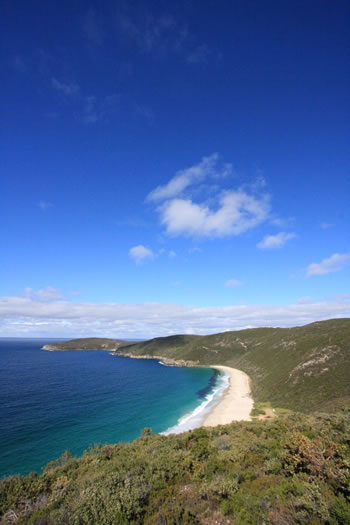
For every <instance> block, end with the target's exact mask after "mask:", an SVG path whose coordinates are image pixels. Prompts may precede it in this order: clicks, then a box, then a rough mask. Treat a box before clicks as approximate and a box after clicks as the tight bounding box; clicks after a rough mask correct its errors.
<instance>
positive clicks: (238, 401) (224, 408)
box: [202, 365, 254, 427]
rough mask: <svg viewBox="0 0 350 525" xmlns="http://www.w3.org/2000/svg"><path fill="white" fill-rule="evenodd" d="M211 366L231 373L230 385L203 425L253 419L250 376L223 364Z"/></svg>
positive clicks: (213, 425) (209, 425)
mask: <svg viewBox="0 0 350 525" xmlns="http://www.w3.org/2000/svg"><path fill="white" fill-rule="evenodd" d="M210 368H215V369H216V370H223V371H225V372H228V373H229V374H230V378H229V386H228V387H227V388H226V390H225V391H224V393H223V395H222V396H221V399H220V400H219V402H218V404H217V405H215V406H214V407H213V409H212V410H211V411H210V413H209V414H208V416H207V417H206V418H205V419H204V421H203V423H202V426H204V427H215V426H217V425H227V424H228V423H232V421H251V417H250V413H251V411H252V409H253V405H254V401H253V398H252V397H251V391H250V385H249V376H248V375H247V374H245V373H244V372H242V370H238V369H236V368H231V367H229V366H223V365H212V366H210Z"/></svg>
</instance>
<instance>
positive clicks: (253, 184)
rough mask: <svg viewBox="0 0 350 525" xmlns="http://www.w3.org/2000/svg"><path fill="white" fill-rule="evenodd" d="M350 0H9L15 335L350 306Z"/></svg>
mask: <svg viewBox="0 0 350 525" xmlns="http://www.w3.org/2000/svg"><path fill="white" fill-rule="evenodd" d="M349 23H350V3H349V2H348V0H333V1H332V2H331V1H325V0H318V1H317V2H316V1H314V0H300V1H299V0H283V1H277V0H244V1H243V0H230V1H228V0H227V1H226V0H222V1H221V2H217V1H214V0H201V1H199V0H179V1H177V2H169V1H166V2H163V1H151V0H149V1H146V0H143V1H132V2H131V1H110V0H106V1H104V2H97V1H95V0H91V1H89V2H86V1H84V2H83V1H78V0H70V1H66V0H60V1H54V0H53V1H50V2H47V1H43V0H37V1H36V2H27V1H24V0H19V1H17V2H13V1H11V0H3V1H2V2H1V4H0V29H1V31H0V67H1V72H0V77H1V90H0V92H1V97H0V111H1V113H0V114H1V119H0V122H1V124H0V201H1V206H0V225H1V239H2V242H1V248H2V249H1V258H0V265H1V272H0V337H69V338H70V337H88V336H101V337H103V336H105V337H116V338H118V337H120V338H129V339H132V338H151V337H156V336H165V335H172V334H176V333H195V334H209V333H215V332H222V331H226V330H237V329H243V328H254V327H259V326H281V327H289V326H296V325H303V324H306V323H309V322H313V321H317V320H322V319H328V318H338V317H349V316H350V242H349V240H350V238H349V231H350V229H349V226H350V213H349V197H350V176H349V122H350V118H349V117H350V114H349V113H350V111H349V93H350V90H349V88H350V82H349V79H350V74H349V31H348V27H349Z"/></svg>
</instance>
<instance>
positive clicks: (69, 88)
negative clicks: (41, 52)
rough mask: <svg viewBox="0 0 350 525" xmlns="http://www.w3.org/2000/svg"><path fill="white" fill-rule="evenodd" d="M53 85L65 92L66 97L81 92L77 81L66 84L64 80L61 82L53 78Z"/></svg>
mask: <svg viewBox="0 0 350 525" xmlns="http://www.w3.org/2000/svg"><path fill="white" fill-rule="evenodd" d="M51 83H52V86H53V87H54V88H55V89H56V90H57V91H60V92H61V93H63V94H64V95H65V96H66V97H71V96H72V95H76V94H77V93H79V90H80V88H79V86H78V84H76V83H72V84H65V83H64V82H60V81H59V80H57V79H56V78H54V77H53V78H52V79H51Z"/></svg>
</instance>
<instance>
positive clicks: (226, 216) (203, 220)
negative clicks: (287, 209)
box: [147, 153, 270, 237]
mask: <svg viewBox="0 0 350 525" xmlns="http://www.w3.org/2000/svg"><path fill="white" fill-rule="evenodd" d="M218 162H219V156H218V154H217V153H214V154H213V155H210V156H209V157H203V159H202V160H201V162H200V163H199V164H196V165H194V166H192V167H190V168H186V169H184V170H181V171H179V172H177V173H176V175H175V176H174V177H173V178H172V179H170V181H169V182H168V183H167V184H165V185H163V186H158V187H157V188H155V189H154V190H153V191H151V192H150V193H149V195H148V196H147V201H149V202H152V201H153V202H161V201H163V202H162V203H161V204H160V205H158V208H157V211H158V212H159V214H160V221H161V224H163V225H164V226H165V227H166V232H167V234H168V235H172V236H179V235H185V236H192V237H224V236H229V235H239V234H241V233H243V232H245V231H247V230H249V229H251V228H254V227H256V226H257V225H259V224H261V223H262V222H264V221H265V220H266V219H267V217H268V215H269V212H270V203H269V200H270V199H269V195H267V194H266V193H265V194H259V195H257V194H256V192H255V193H254V192H252V193H248V191H247V190H244V189H243V188H239V189H237V190H226V191H219V189H218V188H217V187H214V189H215V192H216V194H215V195H214V196H213V198H212V200H211V202H212V204H211V205H209V204H208V203H207V202H200V203H196V202H194V201H193V199H192V198H191V197H189V196H188V194H189V193H190V191H192V193H193V188H192V187H193V186H194V185H195V184H198V183H201V182H202V181H203V180H204V179H206V178H208V177H212V178H216V179H223V178H224V177H226V176H227V175H230V174H231V173H232V165H231V164H223V165H222V166H220V165H219V164H218ZM179 197H181V198H179Z"/></svg>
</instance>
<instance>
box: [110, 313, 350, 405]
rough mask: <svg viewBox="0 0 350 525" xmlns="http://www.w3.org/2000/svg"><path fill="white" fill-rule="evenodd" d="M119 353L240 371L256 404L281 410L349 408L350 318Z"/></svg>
mask: <svg viewBox="0 0 350 525" xmlns="http://www.w3.org/2000/svg"><path fill="white" fill-rule="evenodd" d="M117 353H118V354H121V355H122V354H124V355H125V354H130V355H135V356H140V355H149V356H163V357H166V358H170V359H176V360H185V361H192V362H197V363H198V364H203V365H217V364H221V365H227V366H232V367H234V368H239V369H240V370H243V371H244V372H246V373H247V374H248V375H249V376H250V377H251V380H252V393H253V397H254V399H255V400H256V401H261V402H266V401H270V402H271V403H273V405H274V406H278V407H281V408H287V409H293V410H300V411H305V412H312V411H313V410H315V409H318V410H326V411H334V410H336V409H337V408H341V407H342V406H343V405H344V404H349V403H350V380H349V379H350V319H331V320H328V321H321V322H316V323H311V324H308V325H306V326H300V327H295V328H254V329H249V330H240V331H235V332H224V333H220V334H214V335H208V336H187V335H176V336H170V337H160V338H156V339H152V340H151V341H145V342H142V343H137V344H134V345H132V346H121V347H119V349H118V350H117Z"/></svg>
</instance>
